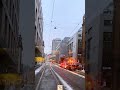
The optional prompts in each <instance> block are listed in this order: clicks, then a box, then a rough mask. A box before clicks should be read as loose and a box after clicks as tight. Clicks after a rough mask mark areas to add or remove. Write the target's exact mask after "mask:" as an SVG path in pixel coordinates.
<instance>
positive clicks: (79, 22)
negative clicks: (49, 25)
mask: <svg viewBox="0 0 120 90" xmlns="http://www.w3.org/2000/svg"><path fill="white" fill-rule="evenodd" d="M81 22H82V20H81V21H80V22H79V23H78V24H77V25H76V26H75V28H74V29H73V30H72V31H71V33H70V34H69V36H70V35H71V34H72V33H73V32H74V31H75V30H76V28H77V27H78V26H79V25H80V23H81Z"/></svg>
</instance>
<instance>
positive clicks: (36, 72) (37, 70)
mask: <svg viewBox="0 0 120 90" xmlns="http://www.w3.org/2000/svg"><path fill="white" fill-rule="evenodd" d="M44 66H45V64H43V65H42V66H40V67H39V68H37V69H36V70H35V76H36V75H37V74H38V73H39V72H40V71H41V69H42V68H43V67H44Z"/></svg>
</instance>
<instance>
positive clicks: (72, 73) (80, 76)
mask: <svg viewBox="0 0 120 90" xmlns="http://www.w3.org/2000/svg"><path fill="white" fill-rule="evenodd" d="M54 66H56V67H58V68H61V67H59V66H57V65H54ZM61 69H63V70H65V71H68V72H70V73H72V74H74V75H77V76H79V77H81V78H85V76H83V75H80V74H77V73H75V72H72V71H69V70H66V69H64V68H61Z"/></svg>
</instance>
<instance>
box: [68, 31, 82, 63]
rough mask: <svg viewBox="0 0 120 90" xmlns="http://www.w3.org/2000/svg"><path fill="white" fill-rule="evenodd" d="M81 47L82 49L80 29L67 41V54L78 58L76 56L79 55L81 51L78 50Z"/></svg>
mask: <svg viewBox="0 0 120 90" xmlns="http://www.w3.org/2000/svg"><path fill="white" fill-rule="evenodd" d="M81 49H82V30H81V29H80V30H78V31H77V32H76V33H75V34H74V35H73V36H72V37H71V38H70V39H69V41H68V55H69V56H72V57H74V58H75V59H76V60H78V57H80V56H81V53H78V52H80V51H81ZM81 52H82V51H81ZM78 61H79V60H78Z"/></svg>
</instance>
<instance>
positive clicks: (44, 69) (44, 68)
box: [35, 68, 45, 90]
mask: <svg viewBox="0 0 120 90" xmlns="http://www.w3.org/2000/svg"><path fill="white" fill-rule="evenodd" d="M44 72H45V68H44V70H43V72H42V75H41V77H40V79H39V82H38V84H37V87H36V89H35V90H38V89H39V86H40V82H41V80H42V77H43V74H44Z"/></svg>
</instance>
